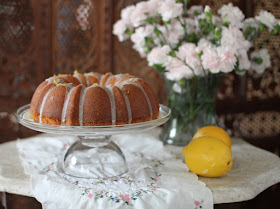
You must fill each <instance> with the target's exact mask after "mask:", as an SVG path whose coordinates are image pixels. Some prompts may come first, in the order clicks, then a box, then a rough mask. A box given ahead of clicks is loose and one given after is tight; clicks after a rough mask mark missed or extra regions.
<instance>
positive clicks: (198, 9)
mask: <svg viewBox="0 0 280 209" xmlns="http://www.w3.org/2000/svg"><path fill="white" fill-rule="evenodd" d="M202 11H203V7H202V6H201V5H194V6H191V7H190V8H189V9H188V11H187V14H188V15H189V16H190V17H194V16H195V13H196V14H198V15H199V14H201V13H202Z"/></svg>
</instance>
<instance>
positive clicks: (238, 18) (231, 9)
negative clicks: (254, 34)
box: [218, 3, 245, 28]
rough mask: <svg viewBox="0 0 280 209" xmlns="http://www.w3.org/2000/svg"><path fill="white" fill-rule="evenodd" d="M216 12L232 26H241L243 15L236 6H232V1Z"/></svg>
mask: <svg viewBox="0 0 280 209" xmlns="http://www.w3.org/2000/svg"><path fill="white" fill-rule="evenodd" d="M218 13H219V14H220V15H221V16H222V19H224V20H226V21H227V22H229V23H231V24H232V25H234V26H237V27H238V28H242V26H243V23H242V21H243V20H244V18H245V15H244V14H243V12H242V11H241V10H240V9H239V8H238V7H235V6H233V5H232V3H228V4H227V5H223V6H222V7H221V8H220V9H219V10H218Z"/></svg>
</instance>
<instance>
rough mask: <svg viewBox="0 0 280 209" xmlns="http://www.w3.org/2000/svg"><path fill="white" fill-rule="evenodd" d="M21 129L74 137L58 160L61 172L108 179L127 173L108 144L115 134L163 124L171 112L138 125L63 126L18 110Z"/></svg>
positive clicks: (122, 159) (164, 110) (115, 148)
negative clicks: (23, 127) (34, 119)
mask: <svg viewBox="0 0 280 209" xmlns="http://www.w3.org/2000/svg"><path fill="white" fill-rule="evenodd" d="M14 114H15V117H16V118H17V120H18V122H19V123H21V124H22V125H23V126H25V127H27V128H30V129H33V130H36V131H40V132H45V133H52V134H63V135H74V136H77V137H78V139H79V140H77V141H76V142H75V143H74V144H72V145H71V146H70V147H69V149H68V150H67V151H66V152H65V154H64V157H63V159H62V160H61V169H62V171H63V172H64V173H65V174H67V175H69V176H72V177H76V178H109V177H113V176H120V175H122V174H125V173H127V171H128V168H127V164H126V160H125V156H124V154H123V152H122V151H121V149H120V148H119V147H118V146H117V145H116V144H115V143H114V142H112V141H111V140H110V138H111V136H112V135H114V134H121V133H128V132H136V131H144V130H148V129H152V128H154V127H157V126H160V125H162V124H164V123H165V122H166V121H167V120H168V119H169V117H170V114H171V110H170V109H169V108H168V107H166V106H164V105H160V113H159V117H158V118H157V119H155V120H150V121H146V122H141V123H133V124H122V125H108V126H64V125H49V124H42V123H38V122H34V121H33V120H32V119H31V118H30V105H25V106H23V107H21V108H19V109H18V110H17V111H16V112H15V113H14Z"/></svg>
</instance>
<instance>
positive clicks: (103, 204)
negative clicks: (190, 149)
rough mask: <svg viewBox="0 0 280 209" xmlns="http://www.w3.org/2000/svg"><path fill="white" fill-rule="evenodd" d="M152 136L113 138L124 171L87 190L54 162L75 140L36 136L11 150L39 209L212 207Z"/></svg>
mask: <svg viewBox="0 0 280 209" xmlns="http://www.w3.org/2000/svg"><path fill="white" fill-rule="evenodd" d="M158 133H159V129H154V130H152V131H149V132H145V133H141V132H140V133H136V134H135V133H134V134H126V135H116V136H113V137H112V140H113V141H114V142H115V143H116V144H118V145H119V146H120V147H121V149H122V151H123V152H124V154H125V156H126V160H127V164H128V167H129V172H128V173H127V174H126V175H124V176H118V177H114V178H108V179H96V180H88V182H87V183H88V184H90V185H91V188H86V187H85V186H81V185H80V184H81V180H80V179H74V178H71V177H69V176H66V175H64V174H62V173H60V172H59V169H57V165H58V159H60V158H61V157H62V155H63V153H64V151H65V150H66V149H67V148H68V146H70V145H71V144H72V143H73V142H75V140H77V138H75V137H72V136H59V135H50V134H40V135H37V136H35V137H31V138H28V139H25V140H18V143H17V146H18V150H19V153H20V157H21V159H22V163H23V165H24V168H25V172H26V173H28V174H30V175H31V190H32V193H33V196H34V197H35V198H36V199H37V200H38V201H39V202H41V203H42V205H43V208H44V209H64V208H65V209H66V208H67V209H79V208H83V209H84V208H95V209H101V208H106V209H107V208H139V209H140V208H145V209H149V208H160V209H167V208H170V209H171V208H172V209H173V208H176V209H181V208H182V209H183V208H188V209H198V208H201V207H203V208H204V209H205V208H213V198H212V193H211V191H210V189H209V188H207V187H206V186H205V184H204V183H203V182H201V181H199V180H198V177H197V176H196V175H195V174H193V173H191V172H188V168H187V166H186V165H185V164H184V163H183V162H182V160H178V159H176V157H175V156H173V155H172V154H171V153H170V152H169V151H168V150H167V149H166V148H165V147H164V146H163V144H162V142H161V141H159V140H158ZM83 185H84V184H83Z"/></svg>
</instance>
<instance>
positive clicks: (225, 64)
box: [217, 47, 237, 73]
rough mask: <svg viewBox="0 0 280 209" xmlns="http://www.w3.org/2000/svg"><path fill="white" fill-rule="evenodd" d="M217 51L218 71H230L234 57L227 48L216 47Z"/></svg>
mask: <svg viewBox="0 0 280 209" xmlns="http://www.w3.org/2000/svg"><path fill="white" fill-rule="evenodd" d="M217 51H218V55H219V59H220V60H219V61H220V64H219V68H220V71H221V72H223V73H228V72H231V71H232V70H233V69H234V65H235V63H236V61H237V60H236V57H235V56H234V54H233V53H232V52H231V51H230V50H229V49H228V48H224V47H218V48H217Z"/></svg>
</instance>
